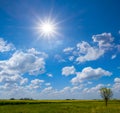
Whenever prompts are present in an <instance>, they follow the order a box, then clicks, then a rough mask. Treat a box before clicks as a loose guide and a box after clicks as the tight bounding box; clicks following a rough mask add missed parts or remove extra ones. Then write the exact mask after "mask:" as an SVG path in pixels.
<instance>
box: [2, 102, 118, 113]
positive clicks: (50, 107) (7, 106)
mask: <svg viewBox="0 0 120 113" xmlns="http://www.w3.org/2000/svg"><path fill="white" fill-rule="evenodd" d="M0 113H120V101H117V100H116V101H115V100H114V101H109V102H108V107H106V106H105V105H104V102H103V101H97V100H86V101H85V100H43V101H40V100H0Z"/></svg>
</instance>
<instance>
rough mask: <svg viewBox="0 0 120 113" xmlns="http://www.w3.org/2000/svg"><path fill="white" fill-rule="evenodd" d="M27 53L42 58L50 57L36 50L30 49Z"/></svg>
mask: <svg viewBox="0 0 120 113" xmlns="http://www.w3.org/2000/svg"><path fill="white" fill-rule="evenodd" d="M27 52H28V53H30V54H34V55H39V56H41V57H42V58H47V57H48V55H47V54H46V53H44V52H40V51H37V50H36V49H35V48H31V49H28V50H27Z"/></svg>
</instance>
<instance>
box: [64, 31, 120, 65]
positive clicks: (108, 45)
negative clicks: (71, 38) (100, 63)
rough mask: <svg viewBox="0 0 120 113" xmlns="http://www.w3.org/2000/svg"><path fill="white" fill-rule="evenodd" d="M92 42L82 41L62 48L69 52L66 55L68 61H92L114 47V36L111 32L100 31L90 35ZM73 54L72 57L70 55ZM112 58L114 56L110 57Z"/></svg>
mask: <svg viewBox="0 0 120 113" xmlns="http://www.w3.org/2000/svg"><path fill="white" fill-rule="evenodd" d="M92 40H93V42H92V44H93V45H91V44H90V43H88V42H85V41H82V42H80V43H78V44H77V45H76V47H68V48H65V49H64V50H63V52H64V53H69V54H67V55H69V56H68V59H69V61H73V60H75V61H76V62H77V63H82V62H86V61H94V60H97V59H99V58H100V57H102V56H103V55H104V54H105V53H106V52H107V51H110V50H112V49H115V48H116V45H115V44H114V42H113V41H114V37H113V36H112V35H111V33H101V34H97V35H93V36H92ZM117 48H118V50H120V49H119V48H120V47H119V45H117ZM71 56H74V57H71ZM112 58H113V59H114V58H115V56H113V57H112Z"/></svg>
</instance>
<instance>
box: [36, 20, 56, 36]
mask: <svg viewBox="0 0 120 113" xmlns="http://www.w3.org/2000/svg"><path fill="white" fill-rule="evenodd" d="M38 32H39V33H40V35H41V36H42V37H48V38H50V37H54V36H55V35H57V34H58V32H57V23H55V22H53V21H51V20H44V21H42V20H41V21H40V23H39V26H38Z"/></svg>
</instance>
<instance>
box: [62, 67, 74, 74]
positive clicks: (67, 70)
mask: <svg viewBox="0 0 120 113" xmlns="http://www.w3.org/2000/svg"><path fill="white" fill-rule="evenodd" d="M73 74H75V67H74V66H67V67H64V68H63V69H62V75H65V76H69V75H73Z"/></svg>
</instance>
